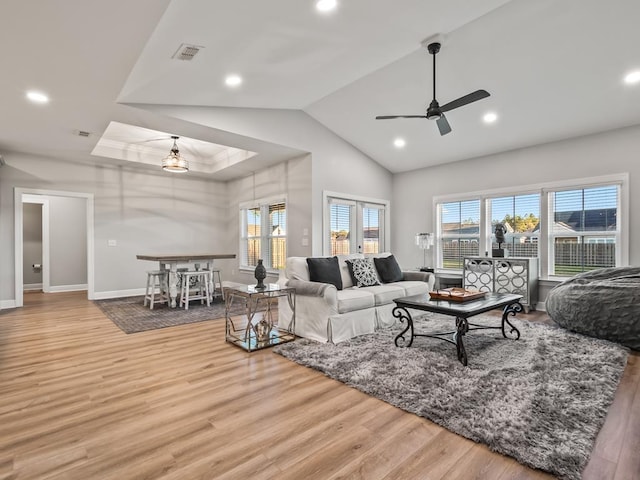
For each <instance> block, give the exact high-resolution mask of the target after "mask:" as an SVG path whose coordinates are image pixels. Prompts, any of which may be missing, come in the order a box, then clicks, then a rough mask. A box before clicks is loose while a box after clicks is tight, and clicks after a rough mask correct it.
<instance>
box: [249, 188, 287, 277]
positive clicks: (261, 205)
mask: <svg viewBox="0 0 640 480" xmlns="http://www.w3.org/2000/svg"><path fill="white" fill-rule="evenodd" d="M240 216H241V221H240V257H241V258H240V266H241V267H254V266H256V265H257V264H258V259H262V260H263V264H264V266H265V267H266V268H267V269H270V270H279V269H282V268H284V265H285V261H286V258H287V207H286V202H285V201H283V200H280V201H271V202H269V201H263V202H260V201H258V202H256V204H254V205H250V206H244V207H243V208H241V209H240Z"/></svg>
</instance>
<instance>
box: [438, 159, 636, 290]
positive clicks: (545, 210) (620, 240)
mask: <svg viewBox="0 0 640 480" xmlns="http://www.w3.org/2000/svg"><path fill="white" fill-rule="evenodd" d="M610 185H618V206H617V208H618V211H617V221H618V223H617V236H616V237H615V238H616V266H625V265H628V264H629V173H628V172H625V173H617V174H611V175H602V176H599V177H586V178H577V179H568V180H560V181H553V182H545V183H538V184H530V185H521V186H512V187H505V188H497V189H491V190H482V191H477V192H467V193H463V194H447V195H437V196H434V197H433V216H432V218H433V219H434V225H433V231H434V232H435V233H436V238H435V242H434V243H435V255H436V269H437V270H438V271H442V272H451V273H460V272H461V270H459V269H445V268H443V267H442V249H441V245H440V243H441V239H442V236H441V235H442V234H441V231H440V230H441V221H440V205H441V204H443V203H451V202H457V201H468V200H477V199H480V245H479V252H480V256H482V253H483V252H486V253H489V252H490V250H491V241H492V232H491V215H490V213H491V212H490V200H491V199H494V198H500V197H507V196H520V195H527V194H532V193H539V194H540V231H539V240H538V257H537V258H538V259H539V262H538V264H539V268H540V272H539V274H540V279H541V280H553V281H561V280H565V279H566V278H568V277H564V276H559V275H553V274H551V273H550V272H552V271H553V269H552V265H553V263H552V261H551V257H550V256H551V255H553V249H552V248H551V245H550V243H549V242H550V241H551V240H550V226H549V216H550V213H549V212H550V208H551V206H550V200H549V193H552V192H556V191H560V190H578V189H585V188H587V189H588V188H593V187H602V186H610ZM584 233H585V235H584V236H593V235H592V232H584ZM595 233H598V232H595ZM610 233H611V232H609V234H610Z"/></svg>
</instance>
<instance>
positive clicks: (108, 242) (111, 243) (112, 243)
mask: <svg viewBox="0 0 640 480" xmlns="http://www.w3.org/2000/svg"><path fill="white" fill-rule="evenodd" d="M107 245H108V246H110V247H116V246H117V245H118V241H117V240H107Z"/></svg>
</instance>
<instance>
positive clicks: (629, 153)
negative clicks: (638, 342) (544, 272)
mask: <svg viewBox="0 0 640 480" xmlns="http://www.w3.org/2000/svg"><path fill="white" fill-rule="evenodd" d="M454 134H455V133H454ZM459 141H464V139H459ZM639 157H640V127H629V128H625V129H620V130H615V131H611V132H605V133H601V134H596V135H590V136H587V137H580V138H575V139H571V140H565V141H560V142H554V143H549V144H544V145H538V146H534V147H529V148H524V149H520V150H514V151H511V152H506V153H501V154H497V155H490V156H486V157H481V158H474V159H470V160H465V161H461V162H456V163H451V164H446V165H440V166H435V167H431V168H425V169H422V170H415V171H412V172H405V173H401V174H397V175H395V176H394V180H393V191H394V195H393V204H392V236H393V244H394V252H395V253H396V254H397V255H398V257H399V261H400V263H401V264H402V265H403V266H405V265H406V266H410V265H419V264H421V263H422V251H421V250H419V249H418V248H417V247H416V246H415V245H414V243H413V242H414V235H415V233H416V232H423V231H424V232H433V231H435V220H434V209H433V197H434V196H438V195H446V194H454V193H465V192H470V191H480V190H488V189H494V188H504V187H507V186H509V187H511V186H514V187H516V188H517V186H518V185H529V184H536V183H543V182H551V181H556V180H571V179H576V178H586V177H597V176H600V175H609V174H614V173H625V172H628V173H629V174H630V175H629V176H630V187H629V190H630V192H629V193H630V196H629V199H630V202H629V203H630V215H629V218H630V231H629V237H630V238H629V241H630V251H629V262H630V264H632V265H640V222H638V221H636V218H637V216H636V215H634V214H635V213H637V211H636V209H637V205H640V162H638V158H639ZM541 297H542V298H541V299H544V296H542V295H541Z"/></svg>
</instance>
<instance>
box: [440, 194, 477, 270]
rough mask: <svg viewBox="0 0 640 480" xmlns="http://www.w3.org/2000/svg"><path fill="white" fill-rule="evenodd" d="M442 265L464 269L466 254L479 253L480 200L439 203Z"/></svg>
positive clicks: (474, 254) (468, 255)
mask: <svg viewBox="0 0 640 480" xmlns="http://www.w3.org/2000/svg"><path fill="white" fill-rule="evenodd" d="M438 216H439V218H440V222H439V228H438V233H439V234H438V238H439V248H438V251H439V252H440V258H439V261H438V265H439V266H440V267H441V268H449V269H461V268H462V262H463V259H464V257H472V256H478V254H479V253H480V200H479V199H475V200H466V201H462V202H448V203H441V204H439V205H438Z"/></svg>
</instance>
